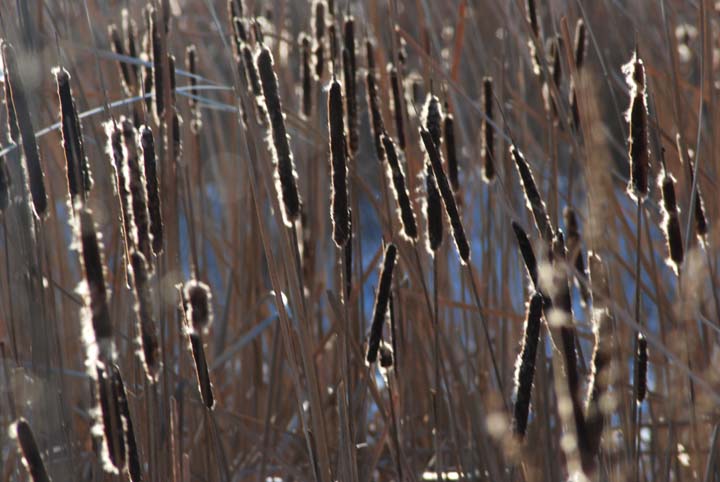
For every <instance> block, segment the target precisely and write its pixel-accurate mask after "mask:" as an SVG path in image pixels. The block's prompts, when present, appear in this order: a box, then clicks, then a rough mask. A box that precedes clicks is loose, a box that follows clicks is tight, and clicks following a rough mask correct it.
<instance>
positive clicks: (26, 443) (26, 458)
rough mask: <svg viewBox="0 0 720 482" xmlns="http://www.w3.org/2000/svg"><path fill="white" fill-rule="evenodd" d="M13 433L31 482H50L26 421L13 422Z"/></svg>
mask: <svg viewBox="0 0 720 482" xmlns="http://www.w3.org/2000/svg"><path fill="white" fill-rule="evenodd" d="M13 432H14V435H15V437H16V438H17V444H18V448H19V449H20V454H21V455H22V460H23V465H25V468H26V469H27V471H28V472H30V477H32V480H33V482H50V477H49V476H48V473H47V470H46V469H45V463H44V462H43V460H42V456H41V455H40V449H39V448H38V446H37V443H36V442H35V436H34V435H33V431H32V429H31V428H30V424H28V422H27V420H25V419H24V418H21V419H19V420H18V421H17V422H15V424H14V425H13Z"/></svg>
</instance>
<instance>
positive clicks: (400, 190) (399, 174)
mask: <svg viewBox="0 0 720 482" xmlns="http://www.w3.org/2000/svg"><path fill="white" fill-rule="evenodd" d="M382 142H383V147H384V148H385V154H386V155H387V160H388V164H389V166H390V171H389V174H390V176H391V177H392V186H393V192H394V193H395V202H396V203H397V205H398V209H399V210H400V220H401V221H402V225H403V234H404V235H405V237H406V238H407V239H409V240H412V241H417V239H418V229H417V222H416V220H415V212H414V211H413V208H412V204H411V203H410V195H409V193H408V189H407V185H406V184H405V174H404V173H403V169H402V166H401V165H400V160H399V159H398V154H397V150H396V149H395V143H394V142H393V141H392V139H391V138H390V136H388V135H387V134H384V135H383V136H382Z"/></svg>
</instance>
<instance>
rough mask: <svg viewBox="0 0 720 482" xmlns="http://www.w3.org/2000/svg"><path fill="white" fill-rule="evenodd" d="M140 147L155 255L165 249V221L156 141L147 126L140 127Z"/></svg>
mask: <svg viewBox="0 0 720 482" xmlns="http://www.w3.org/2000/svg"><path fill="white" fill-rule="evenodd" d="M140 146H141V147H142V153H143V165H144V166H143V167H144V168H145V182H146V184H145V190H146V192H147V202H148V205H147V206H148V214H149V215H150V232H151V233H152V248H153V253H155V255H156V256H157V255H159V254H160V253H161V252H162V249H163V221H162V208H161V206H160V181H159V178H158V171H157V160H156V157H155V141H154V138H153V133H152V130H150V128H149V127H147V126H141V127H140ZM148 261H149V260H148Z"/></svg>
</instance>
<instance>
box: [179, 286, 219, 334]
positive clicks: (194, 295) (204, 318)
mask: <svg viewBox="0 0 720 482" xmlns="http://www.w3.org/2000/svg"><path fill="white" fill-rule="evenodd" d="M183 303H184V305H183V306H184V308H185V314H186V316H187V319H188V322H189V323H191V324H192V328H193V331H194V332H196V333H207V331H208V330H209V329H210V325H212V322H213V309H212V293H211V292H210V287H209V286H208V285H206V284H205V283H203V282H202V281H197V280H194V279H192V280H189V281H187V282H186V283H185V286H183Z"/></svg>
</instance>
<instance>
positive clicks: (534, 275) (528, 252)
mask: <svg viewBox="0 0 720 482" xmlns="http://www.w3.org/2000/svg"><path fill="white" fill-rule="evenodd" d="M510 224H511V225H512V228H513V231H514V232H515V237H516V238H517V242H518V247H519V248H520V255H521V256H522V258H523V261H524V262H525V268H526V269H527V272H528V275H529V276H530V280H531V281H532V283H533V286H534V287H535V289H536V290H537V289H539V286H538V267H537V259H536V258H535V252H534V251H533V248H532V244H531V243H530V239H529V238H528V236H527V234H526V233H525V230H524V229H523V228H522V227H521V226H520V225H519V224H518V223H516V222H515V221H512V222H511V223H510Z"/></svg>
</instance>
